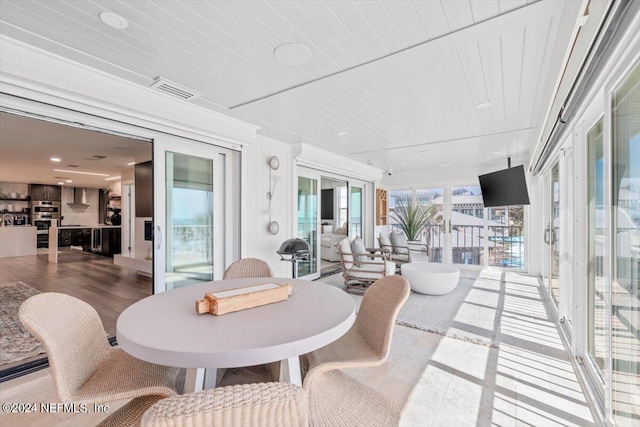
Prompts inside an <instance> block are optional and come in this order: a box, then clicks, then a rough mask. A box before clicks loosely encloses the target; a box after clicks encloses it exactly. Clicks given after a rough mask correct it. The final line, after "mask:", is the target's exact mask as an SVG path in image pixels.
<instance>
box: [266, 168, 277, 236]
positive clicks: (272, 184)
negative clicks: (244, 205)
mask: <svg viewBox="0 0 640 427" xmlns="http://www.w3.org/2000/svg"><path fill="white" fill-rule="evenodd" d="M267 164H268V165H269V191H268V192H267V200H269V207H268V208H267V212H268V213H269V224H268V225H267V231H269V233H271V234H273V235H274V236H275V235H276V234H278V232H280V224H278V221H272V220H271V213H272V211H271V200H272V199H273V193H274V192H275V191H276V184H277V183H278V179H277V178H276V179H272V177H271V172H272V171H275V170H278V169H279V168H280V159H278V158H277V157H276V156H271V157H270V158H269V160H268V161H267Z"/></svg>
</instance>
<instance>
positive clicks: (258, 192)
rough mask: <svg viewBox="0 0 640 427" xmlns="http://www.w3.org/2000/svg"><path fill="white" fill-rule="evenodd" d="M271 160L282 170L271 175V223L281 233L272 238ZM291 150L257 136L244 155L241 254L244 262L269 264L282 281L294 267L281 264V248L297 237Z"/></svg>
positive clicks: (245, 148) (283, 145) (245, 149)
mask: <svg viewBox="0 0 640 427" xmlns="http://www.w3.org/2000/svg"><path fill="white" fill-rule="evenodd" d="M271 156H277V157H278V158H279V159H280V169H278V170H276V171H272V172H271V177H272V180H276V179H277V181H278V182H277V184H276V188H275V191H274V195H273V199H272V201H271V209H272V212H273V213H272V215H271V217H272V220H274V221H278V223H279V224H280V232H279V233H278V234H277V235H275V236H274V235H271V234H270V233H269V232H268V231H267V224H268V223H269V214H268V213H267V208H268V206H269V200H267V192H268V191H269V189H270V185H271V186H273V182H272V183H271V184H270V183H269V171H270V170H271V169H270V167H269V165H268V164H267V161H268V160H269V158H271ZM292 164H293V158H292V156H291V146H290V145H288V144H285V143H283V142H280V141H276V140H275V139H271V138H267V137H265V136H261V135H258V136H257V139H256V141H255V143H254V144H252V145H251V146H248V147H244V149H243V152H242V193H241V194H242V199H241V203H242V206H241V210H242V212H244V214H243V216H242V224H241V234H242V242H241V254H242V257H243V258H246V257H255V258H261V259H264V260H265V261H267V262H268V263H269V264H270V265H271V268H272V269H273V271H274V274H275V275H276V276H279V277H291V264H290V263H288V262H283V261H280V256H279V255H278V254H277V253H276V251H277V250H278V248H280V244H282V242H284V241H285V240H287V239H290V238H292V237H295V235H294V233H295V228H294V223H293V218H294V212H293V210H294V203H293V202H294V200H293V191H294V184H295V183H294V177H293V167H292Z"/></svg>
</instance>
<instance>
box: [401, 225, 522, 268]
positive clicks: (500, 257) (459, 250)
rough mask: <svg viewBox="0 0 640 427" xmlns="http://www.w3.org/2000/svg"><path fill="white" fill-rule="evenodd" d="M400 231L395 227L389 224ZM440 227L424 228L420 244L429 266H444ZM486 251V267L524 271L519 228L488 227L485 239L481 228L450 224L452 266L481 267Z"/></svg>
mask: <svg viewBox="0 0 640 427" xmlns="http://www.w3.org/2000/svg"><path fill="white" fill-rule="evenodd" d="M391 227H392V229H393V230H394V231H400V230H401V229H400V226H399V225H398V224H391ZM443 231H444V229H443V225H442V224H431V225H428V226H427V227H425V228H424V230H423V231H422V233H421V238H420V241H421V243H423V244H426V245H427V248H428V252H429V258H430V260H431V261H432V262H443V254H444V246H445V245H444V242H445V233H444V232H443ZM485 240H486V245H487V249H488V262H487V265H489V266H496V267H507V268H520V269H522V268H524V234H523V227H522V226H515V225H490V226H488V230H487V236H485V230H484V226H479V225H465V224H452V226H451V250H452V256H453V263H454V264H469V265H484V256H485V255H484V246H485Z"/></svg>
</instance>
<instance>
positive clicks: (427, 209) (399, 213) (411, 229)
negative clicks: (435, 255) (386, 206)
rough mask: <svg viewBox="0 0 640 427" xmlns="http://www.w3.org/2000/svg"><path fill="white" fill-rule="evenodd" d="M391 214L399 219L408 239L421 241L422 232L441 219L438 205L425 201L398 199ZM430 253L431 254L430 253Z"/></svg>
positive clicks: (428, 244)
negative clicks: (415, 201) (416, 201)
mask: <svg viewBox="0 0 640 427" xmlns="http://www.w3.org/2000/svg"><path fill="white" fill-rule="evenodd" d="M391 215H392V216H393V217H394V218H395V220H396V221H398V224H399V225H400V228H401V229H402V231H404V234H405V236H407V240H408V241H410V242H411V241H414V242H416V241H417V243H420V242H419V241H420V233H421V232H422V230H423V229H424V228H425V227H426V226H428V225H429V224H431V223H432V222H436V221H439V217H440V215H439V214H438V205H435V204H427V203H424V202H418V203H413V202H412V201H408V202H406V201H404V200H403V199H401V198H398V199H396V207H395V209H394V210H393V212H391ZM429 248H430V242H429V233H427V251H429ZM429 255H430V254H429Z"/></svg>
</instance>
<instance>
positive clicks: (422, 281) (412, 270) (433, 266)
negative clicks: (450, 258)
mask: <svg viewBox="0 0 640 427" xmlns="http://www.w3.org/2000/svg"><path fill="white" fill-rule="evenodd" d="M400 270H401V272H402V275H403V276H404V277H405V278H406V279H407V280H408V281H409V284H410V285H411V290H412V291H414V292H418V293H421V294H427V295H444V294H447V293H449V292H451V291H452V290H453V289H454V288H455V287H456V285H457V284H458V279H459V278H460V269H458V268H456V267H453V266H451V265H444V264H440V263H435V262H411V263H407V264H402V266H401V267H400Z"/></svg>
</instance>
